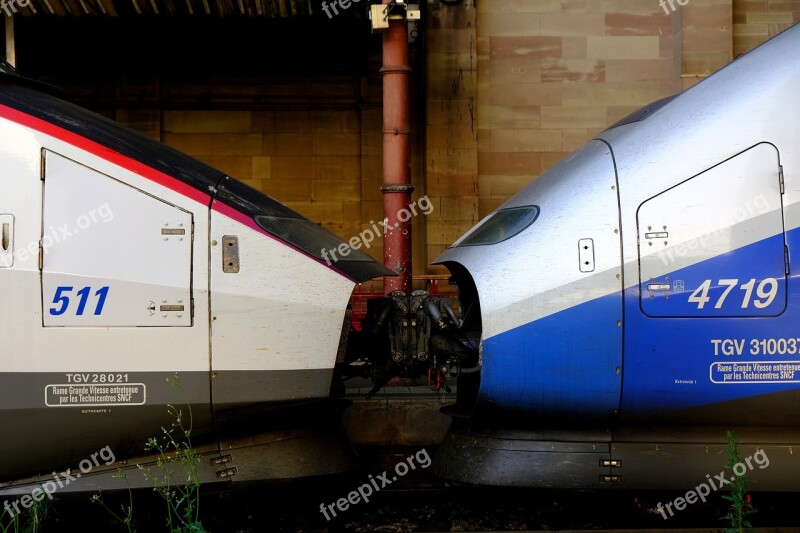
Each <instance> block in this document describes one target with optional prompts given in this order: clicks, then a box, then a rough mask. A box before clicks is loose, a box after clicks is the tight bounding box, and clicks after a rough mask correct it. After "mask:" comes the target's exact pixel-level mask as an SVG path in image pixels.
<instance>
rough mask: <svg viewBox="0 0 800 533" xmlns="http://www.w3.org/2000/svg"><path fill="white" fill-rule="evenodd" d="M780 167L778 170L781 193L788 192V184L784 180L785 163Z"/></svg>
mask: <svg viewBox="0 0 800 533" xmlns="http://www.w3.org/2000/svg"><path fill="white" fill-rule="evenodd" d="M778 169H779V170H778V176H779V178H778V179H779V180H780V184H781V194H784V193H785V192H786V186H785V185H784V181H783V165H780V166H779V167H778Z"/></svg>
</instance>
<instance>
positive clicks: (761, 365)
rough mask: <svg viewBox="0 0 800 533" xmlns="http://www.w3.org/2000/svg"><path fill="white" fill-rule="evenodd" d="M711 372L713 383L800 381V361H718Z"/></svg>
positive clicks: (712, 364)
mask: <svg viewBox="0 0 800 533" xmlns="http://www.w3.org/2000/svg"><path fill="white" fill-rule="evenodd" d="M709 372H710V377H711V381H712V383H800V361H741V362H736V363H731V362H729V361H725V362H722V361H717V362H714V363H711V368H710V369H709Z"/></svg>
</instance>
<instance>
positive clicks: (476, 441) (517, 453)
mask: <svg viewBox="0 0 800 533" xmlns="http://www.w3.org/2000/svg"><path fill="white" fill-rule="evenodd" d="M727 429H731V431H732V433H733V434H734V436H735V437H736V438H737V441H739V445H738V449H739V453H740V455H741V457H742V460H743V467H741V468H743V469H745V472H744V473H745V476H746V479H748V480H750V481H752V482H753V483H752V485H748V488H749V490H758V491H798V490H800V456H799V455H800V454H797V453H795V448H797V447H798V445H799V444H800V429H798V428H786V427H778V428H765V427H756V428H753V427H738V428H724V427H707V426H704V427H698V426H683V427H668V426H650V427H624V428H619V429H617V430H614V431H613V432H612V431H603V430H596V431H595V430H575V429H552V430H542V429H536V430H533V429H531V430H525V429H513V430H506V429H499V428H491V427H488V428H487V427H486V426H482V427H479V428H471V427H469V426H467V425H465V424H454V425H453V426H451V428H450V431H449V432H448V434H447V436H446V437H445V440H444V443H443V444H442V446H441V447H440V448H439V451H438V452H437V455H436V458H435V459H434V472H435V473H436V474H437V475H439V476H440V477H443V478H445V479H449V480H453V481H457V482H460V483H465V484H477V485H497V486H519V487H552V488H628V489H660V490H682V491H689V490H691V489H693V488H694V487H696V486H698V485H700V484H702V483H704V482H705V483H708V481H709V478H711V479H714V478H715V476H717V475H719V474H720V473H721V472H723V470H724V466H725V464H726V462H727V461H728V455H727V453H726V438H725V436H726V431H727ZM731 475H732V474H731V473H730V471H728V473H727V474H726V477H727V478H728V479H729V478H730V477H731ZM719 483H720V482H717V484H719Z"/></svg>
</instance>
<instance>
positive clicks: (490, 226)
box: [453, 205, 539, 247]
mask: <svg viewBox="0 0 800 533" xmlns="http://www.w3.org/2000/svg"><path fill="white" fill-rule="evenodd" d="M538 217H539V207H538V206H536V205H528V206H524V207H509V208H508V209H500V210H498V211H495V212H494V213H493V214H491V215H489V218H487V219H486V220H485V221H484V222H483V223H482V224H480V225H479V226H477V227H476V228H475V230H474V231H472V232H471V233H468V234H466V235H465V236H464V237H462V238H461V239H460V240H458V241H456V242H455V243H454V244H453V246H454V247H456V246H479V245H487V244H497V243H499V242H503V241H505V240H507V239H510V238H511V237H514V236H515V235H517V234H519V233H521V232H522V231H523V230H524V229H525V228H527V227H528V226H530V225H531V224H533V223H534V222H535V221H536V219H537V218H538Z"/></svg>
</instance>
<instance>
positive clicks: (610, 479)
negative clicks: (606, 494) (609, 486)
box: [600, 474, 622, 483]
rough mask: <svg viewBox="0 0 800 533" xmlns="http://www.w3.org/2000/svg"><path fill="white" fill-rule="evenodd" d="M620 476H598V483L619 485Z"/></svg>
mask: <svg viewBox="0 0 800 533" xmlns="http://www.w3.org/2000/svg"><path fill="white" fill-rule="evenodd" d="M621 482H622V476H616V475H614V476H612V475H608V474H603V475H601V476H600V483H621Z"/></svg>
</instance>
